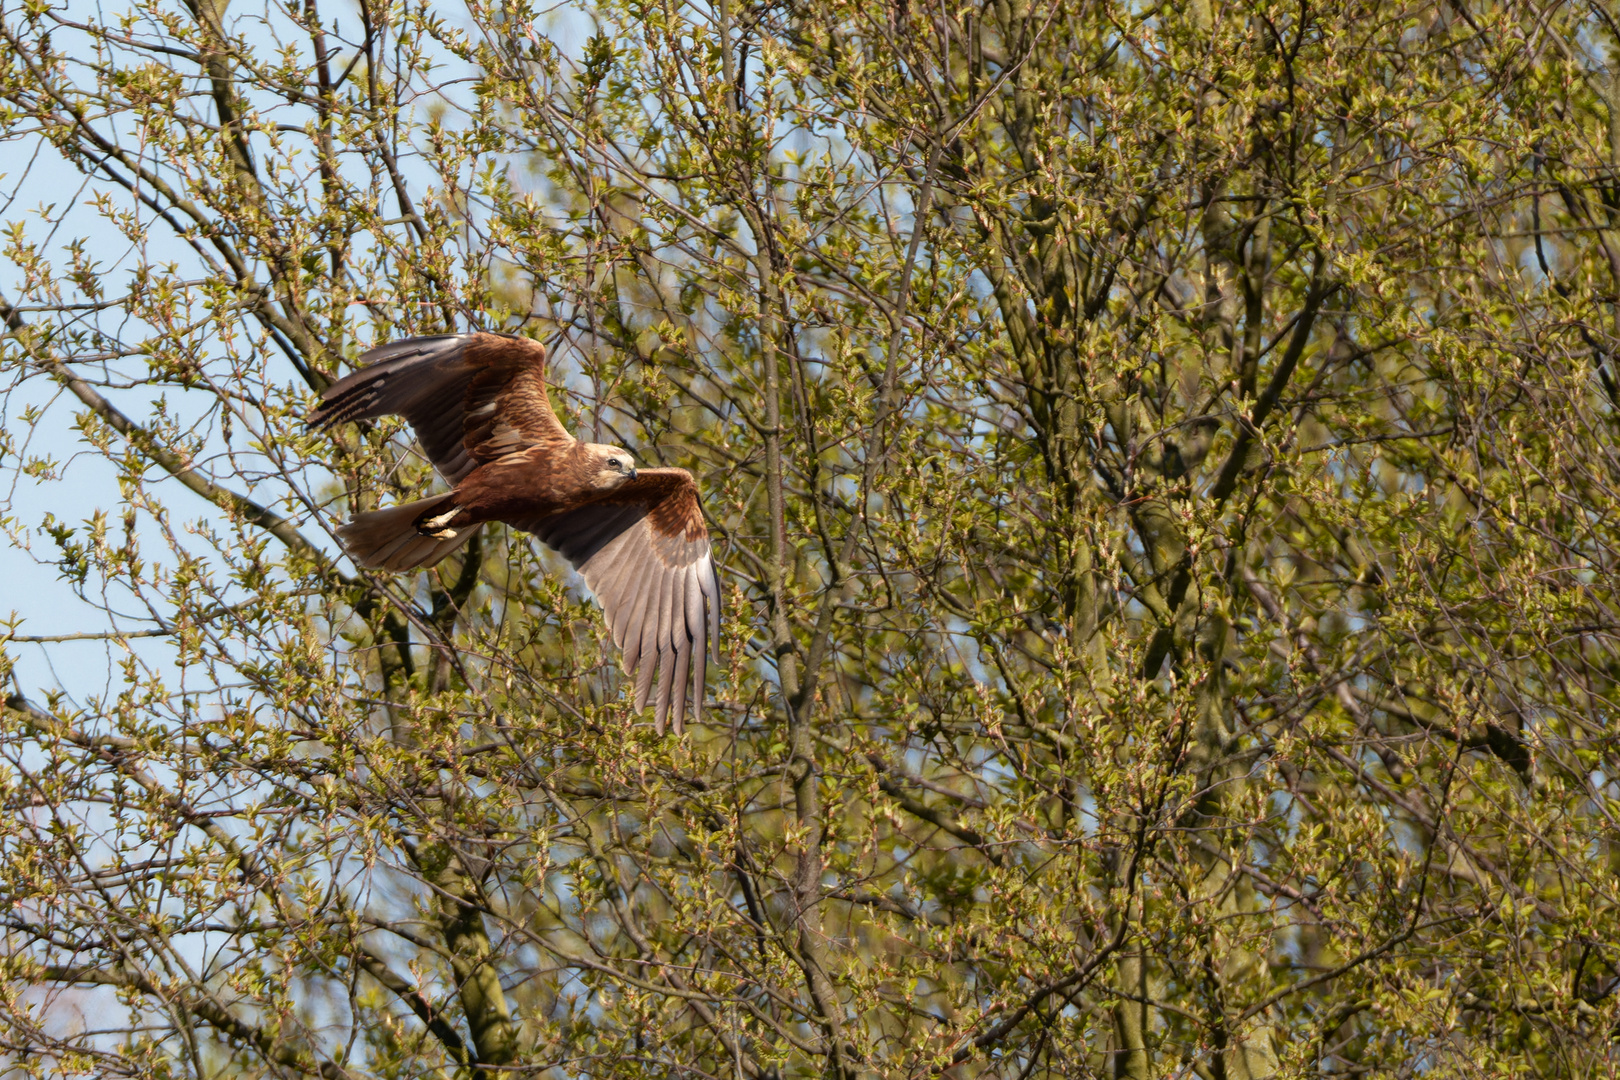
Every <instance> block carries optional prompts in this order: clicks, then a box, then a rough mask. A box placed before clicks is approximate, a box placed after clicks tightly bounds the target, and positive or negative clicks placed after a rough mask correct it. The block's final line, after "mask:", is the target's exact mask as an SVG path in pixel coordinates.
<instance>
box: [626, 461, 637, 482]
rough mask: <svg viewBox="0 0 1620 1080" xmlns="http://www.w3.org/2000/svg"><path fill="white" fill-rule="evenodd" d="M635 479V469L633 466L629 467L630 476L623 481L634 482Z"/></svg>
mask: <svg viewBox="0 0 1620 1080" xmlns="http://www.w3.org/2000/svg"><path fill="white" fill-rule="evenodd" d="M635 478H636V467H635V466H634V465H632V466H630V475H629V476H627V477H625V479H626V480H634V479H635Z"/></svg>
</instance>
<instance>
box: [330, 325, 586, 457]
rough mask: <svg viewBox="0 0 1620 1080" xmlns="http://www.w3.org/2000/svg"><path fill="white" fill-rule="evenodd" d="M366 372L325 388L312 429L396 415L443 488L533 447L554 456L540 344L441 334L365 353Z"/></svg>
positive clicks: (556, 437) (554, 426)
mask: <svg viewBox="0 0 1620 1080" xmlns="http://www.w3.org/2000/svg"><path fill="white" fill-rule="evenodd" d="M360 360H361V362H362V363H363V364H365V365H366V366H364V367H362V368H361V369H360V370H359V371H356V372H354V373H353V374H351V375H349V376H347V377H346V378H344V379H342V380H340V381H339V382H337V383H335V384H333V385H332V386H331V387H329V388H328V389H327V391H326V393H324V394H322V395H321V404H320V407H319V408H317V409H316V410H315V411H314V412H313V413H311V414H310V416H309V422H310V423H311V424H314V425H316V426H324V425H326V424H336V423H342V422H344V421H347V420H367V419H371V418H373V417H378V416H388V415H390V414H396V413H397V414H398V415H400V416H403V417H405V419H406V420H409V421H410V424H411V427H412V428H414V429H415V430H416V437H417V439H418V440H419V441H420V442H421V444H422V450H423V452H424V453H426V454H427V456H428V460H429V461H431V462H433V465H434V467H435V468H437V469H438V470H439V473H440V474H441V475H442V476H443V477H444V478H445V479H446V480H447V481H449V482H450V483H452V484H456V483H460V482H461V480H462V478H463V477H465V476H466V475H467V474H468V473H470V472H472V471H473V469H474V468H476V467H477V466H478V465H479V464H481V463H482V462H485V461H494V460H495V459H497V458H500V457H504V456H505V455H507V454H510V453H512V452H514V451H517V450H524V449H528V448H529V447H533V446H552V447H557V448H559V449H560V448H563V447H566V446H568V445H570V444H571V443H573V441H574V439H573V436H571V435H569V434H568V432H567V431H566V430H564V429H563V426H562V424H561V423H559V422H558V421H557V416H556V414H555V413H553V412H552V411H551V402H550V401H549V400H548V399H547V397H546V378H545V377H546V350H545V346H543V345H541V344H540V343H539V342H537V341H530V340H529V339H528V338H521V337H510V336H508V335H505V334H488V333H473V334H441V335H438V336H437V337H419V338H410V339H408V340H406V341H396V342H393V343H391V344H388V345H383V346H381V347H379V348H375V349H372V350H371V351H370V352H368V353H366V354H365V355H364V356H362V357H360Z"/></svg>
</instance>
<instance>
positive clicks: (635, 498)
mask: <svg viewBox="0 0 1620 1080" xmlns="http://www.w3.org/2000/svg"><path fill="white" fill-rule="evenodd" d="M509 524H511V525H513V526H515V527H516V528H519V529H523V530H525V531H526V532H532V533H534V534H535V535H536V536H538V537H540V539H541V540H543V541H544V542H545V543H546V544H547V545H548V546H549V547H552V548H555V549H556V550H557V551H558V552H560V553H561V554H562V555H563V557H564V558H566V559H567V560H568V561H569V562H570V563H572V564H573V565H574V567H575V568H576V569H578V570H579V572H580V573H581V574H583V575H584V577H585V584H586V585H588V586H589V587H590V590H591V592H592V593H593V594H594V595H595V596H596V600H597V603H599V604H601V605H602V612H603V614H604V615H606V617H607V625H608V632H609V633H611V634H612V635H613V643H614V644H615V645H617V646H618V647H619V649H620V650H621V652H622V654H623V663H624V671H625V674H626V675H629V676H631V677H633V678H634V679H635V682H636V708H637V709H642V708H645V707H646V705H647V698H648V695H649V694H650V693H651V692H652V687H653V676H654V675H655V674H657V676H658V693H657V696H656V698H655V699H654V708H655V722H656V724H657V726H658V731H659V732H660V733H662V732H663V730H664V723H665V721H666V719H667V718H668V717H669V715H670V714H671V711H673V714H674V717H675V730H676V732H679V731H680V730H681V722H682V720H683V719H684V717H685V714H686V706H687V698H686V690H687V684H688V679H687V676H688V674H689V673H690V676H691V680H690V682H691V689H692V698H691V708H692V715H693V717H694V718H695V717H696V716H697V714H698V711H699V709H700V708H701V707H702V702H703V690H704V683H705V675H706V672H707V659H708V658H709V657H710V656H712V657H713V659H714V660H716V661H718V660H719V659H720V581H719V578H718V577H717V576H716V574H715V569H714V559H713V556H712V553H711V551H710V548H709V530H708V527H707V526H706V525H705V524H704V522H703V510H702V508H701V506H700V505H699V503H698V490H697V484H696V482H695V481H693V479H692V474H691V473H689V472H687V471H686V470H685V469H641V470H639V471H638V472H637V473H636V478H635V479H634V480H631V481H628V482H627V483H625V484H623V485H622V486H620V487H618V488H617V489H615V490H614V491H613V492H612V494H611V495H609V496H607V497H606V498H605V499H603V500H600V501H596V502H592V503H589V504H587V505H585V506H582V507H579V508H577V509H574V510H569V511H565V512H564V513H560V514H552V515H550V516H549V517H543V518H534V519H529V520H524V521H512V522H509ZM705 607H706V608H707V611H706V612H705ZM705 646H707V648H705ZM706 653H707V654H708V655H707V656H706V655H705V654H706Z"/></svg>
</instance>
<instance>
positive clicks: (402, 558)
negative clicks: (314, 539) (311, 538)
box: [338, 491, 478, 570]
mask: <svg viewBox="0 0 1620 1080" xmlns="http://www.w3.org/2000/svg"><path fill="white" fill-rule="evenodd" d="M454 494H455V492H453V491H447V492H445V493H444V494H442V495H435V496H433V497H432V498H431V499H422V500H420V501H418V502H410V503H401V504H400V505H399V506H390V507H389V508H388V509H386V510H370V511H367V512H366V513H364V514H356V515H354V517H352V518H350V519H349V521H348V523H347V524H345V525H343V526H341V527H340V528H339V529H338V539H339V540H341V541H343V548H344V550H345V551H347V552H348V553H349V555H350V557H351V558H353V559H354V561H355V562H357V563H359V564H360V565H361V566H365V567H369V568H371V569H373V570H411V569H414V568H416V567H418V566H432V565H433V564H434V563H436V562H438V561H439V560H440V559H442V558H444V557H445V556H446V555H448V554H450V553H451V552H452V551H454V550H456V548H458V547H460V546H461V545H462V544H465V543H466V542H467V541H468V540H469V539H471V538H472V534H473V533H475V532H477V531H478V526H477V525H466V526H463V527H462V528H459V529H450V530H442V531H438V532H436V533H435V534H434V535H432V536H428V535H424V534H423V533H421V532H419V531H418V530H417V527H416V523H417V521H418V520H420V519H421V518H422V517H423V516H424V515H427V514H429V513H431V512H432V511H433V510H435V509H439V508H442V509H443V510H445V511H448V512H451V513H453V512H454V509H455V508H454V506H453V505H449V503H450V498H451V496H453V495H454Z"/></svg>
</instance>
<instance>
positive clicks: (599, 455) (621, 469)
mask: <svg viewBox="0 0 1620 1080" xmlns="http://www.w3.org/2000/svg"><path fill="white" fill-rule="evenodd" d="M586 449H587V450H589V451H590V452H591V457H592V458H594V459H595V461H596V471H595V472H594V473H593V474H592V476H591V485H592V486H593V487H595V488H598V489H612V488H616V487H618V486H619V485H620V484H623V483H625V482H627V481H630V480H634V479H635V478H636V459H635V458H633V457H631V456H630V451H628V450H626V449H625V448H624V447H622V446H607V445H605V444H603V443H587V444H586Z"/></svg>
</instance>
